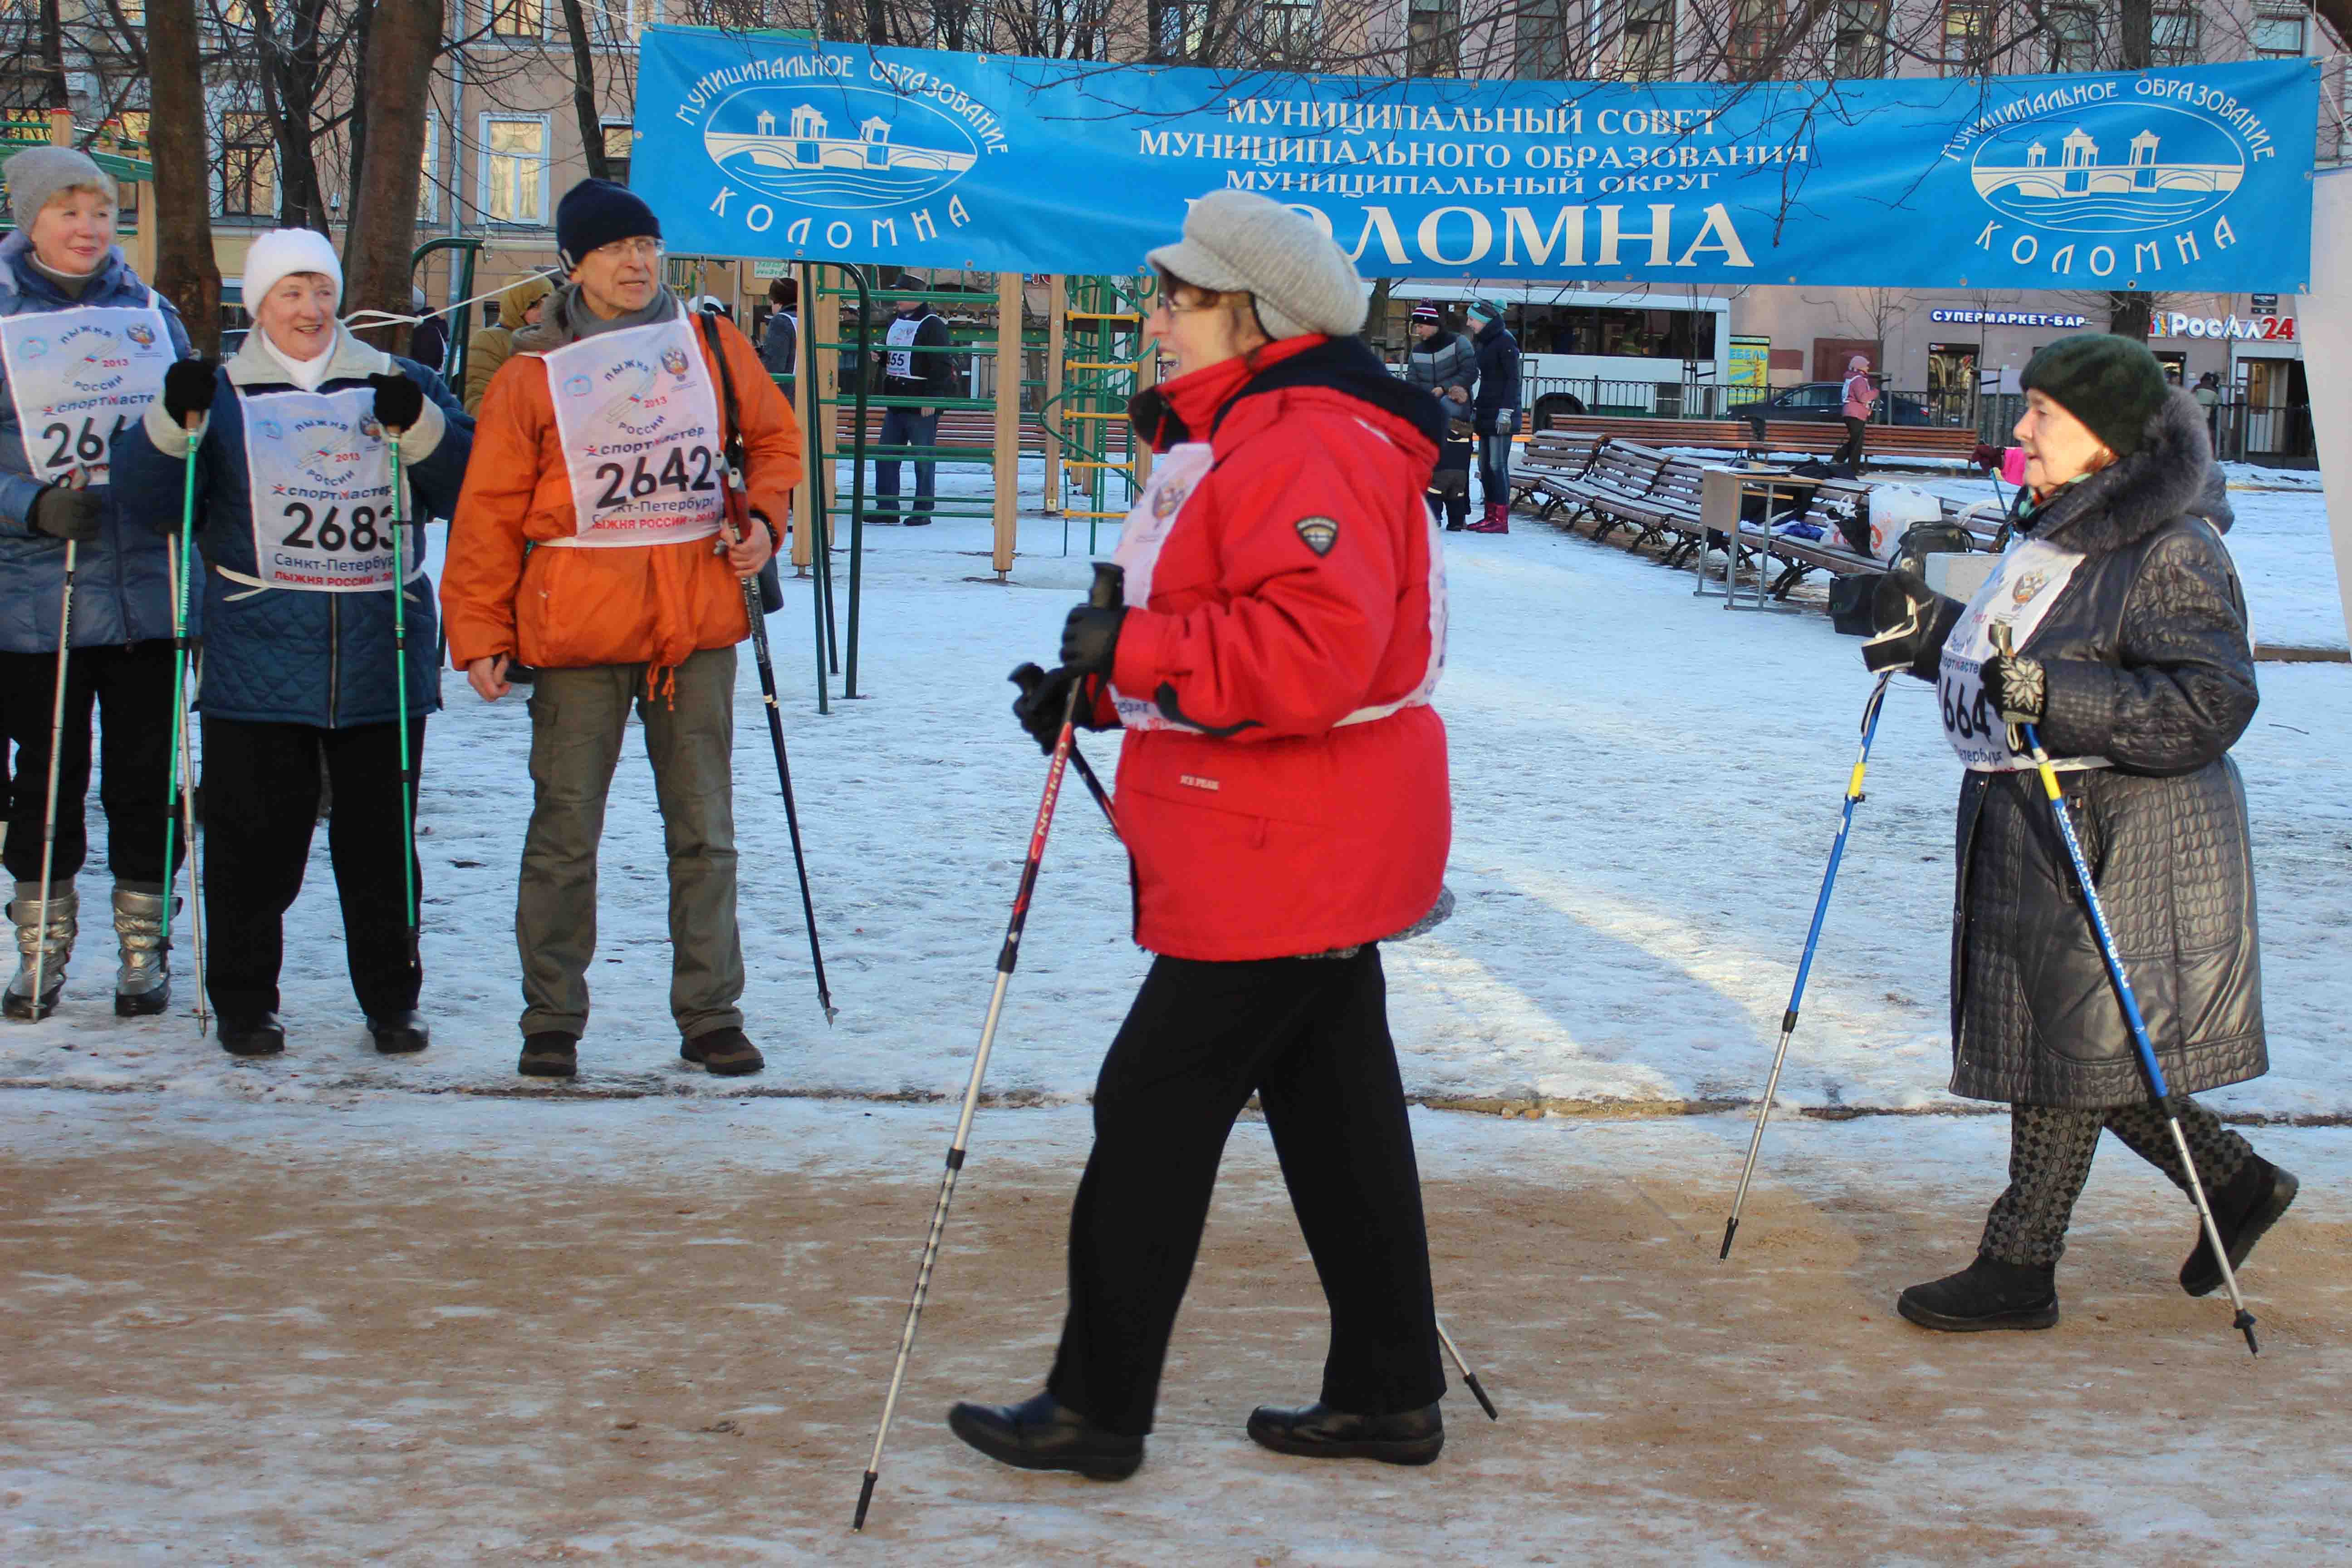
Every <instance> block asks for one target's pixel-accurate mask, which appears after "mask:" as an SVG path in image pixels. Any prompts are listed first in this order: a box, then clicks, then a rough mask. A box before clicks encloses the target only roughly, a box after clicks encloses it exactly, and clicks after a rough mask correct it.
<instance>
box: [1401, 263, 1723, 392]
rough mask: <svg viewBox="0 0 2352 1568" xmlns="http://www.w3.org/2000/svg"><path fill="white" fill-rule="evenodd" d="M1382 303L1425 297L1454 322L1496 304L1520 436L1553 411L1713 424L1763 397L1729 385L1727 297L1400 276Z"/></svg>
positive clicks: (1405, 306)
mask: <svg viewBox="0 0 2352 1568" xmlns="http://www.w3.org/2000/svg"><path fill="white" fill-rule="evenodd" d="M1389 298H1390V300H1391V310H1399V309H1402V310H1411V308H1412V306H1413V305H1415V304H1418V303H1420V302H1421V301H1423V300H1428V301H1429V302H1431V303H1433V304H1435V305H1437V306H1439V307H1440V308H1441V309H1444V310H1445V311H1446V314H1447V317H1448V319H1449V320H1452V321H1456V322H1459V321H1460V320H1461V312H1462V309H1463V307H1464V306H1465V305H1466V304H1468V302H1469V301H1471V300H1491V301H1492V302H1493V303H1495V304H1496V305H1499V306H1501V307H1502V309H1503V318H1504V319H1503V324H1504V325H1505V326H1506V327H1507V328H1509V329H1510V332H1511V335H1512V336H1513V337H1514V338H1516V339H1517V340H1518V344H1519V353H1520V355H1521V363H1520V367H1519V374H1520V379H1521V387H1520V396H1521V397H1523V398H1524V399H1525V400H1526V403H1527V407H1528V414H1529V416H1530V419H1529V422H1528V426H1527V427H1528V428H1530V429H1537V430H1540V429H1542V428H1544V427H1545V426H1546V425H1548V424H1549V422H1550V418H1551V416H1555V415H1560V414H1614V415H1654V416H1660V417H1669V418H1671V417H1677V416H1684V415H1691V416H1704V417H1713V416H1717V415H1719V414H1720V413H1721V412H1722V410H1723V408H1724V406H1725V405H1726V404H1727V403H1731V402H1741V401H1747V400H1749V399H1753V398H1756V397H1759V396H1761V395H1763V394H1761V393H1759V392H1758V391H1756V390H1755V389H1754V388H1752V387H1733V386H1732V385H1731V384H1730V374H1731V302H1730V301H1729V300H1716V299H1709V298H1706V296H1703V295H1694V294H1688V293H1669V292H1666V291H1664V290H1660V291H1655V292H1652V291H1646V290H1643V289H1590V288H1583V287H1580V286H1578V285H1576V284H1572V283H1517V282H1514V283H1500V282H1497V283H1483V282H1478V281H1475V280H1465V279H1457V278H1404V279H1398V281H1397V282H1396V284H1395V285H1394V287H1392V288H1391V289H1390V291H1389Z"/></svg>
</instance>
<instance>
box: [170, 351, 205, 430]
mask: <svg viewBox="0 0 2352 1568" xmlns="http://www.w3.org/2000/svg"><path fill="white" fill-rule="evenodd" d="M213 387H214V381H213V367H212V365H211V363H209V362H208V361H205V360H200V359H184V360H174V361H173V363H172V365H171V367H170V368H169V369H167V370H166V371H164V372H163V412H164V413H166V414H168V415H170V416H172V423H173V424H174V425H185V424H186V423H187V422H188V416H189V415H191V414H209V413H211V412H212V408H213Z"/></svg>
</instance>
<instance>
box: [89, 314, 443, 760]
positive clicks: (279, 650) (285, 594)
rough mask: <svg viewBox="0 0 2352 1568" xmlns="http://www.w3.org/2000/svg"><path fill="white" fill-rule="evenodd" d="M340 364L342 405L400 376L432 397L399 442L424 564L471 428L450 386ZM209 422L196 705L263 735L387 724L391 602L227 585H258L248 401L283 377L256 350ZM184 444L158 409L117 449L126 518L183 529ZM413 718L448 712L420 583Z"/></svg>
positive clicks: (250, 349)
mask: <svg viewBox="0 0 2352 1568" xmlns="http://www.w3.org/2000/svg"><path fill="white" fill-rule="evenodd" d="M334 356H335V357H334V362H333V363H332V364H331V365H330V366H329V369H328V374H327V378H326V380H325V381H323V382H321V383H320V385H319V388H318V390H319V391H320V392H339V391H341V390H342V389H344V388H346V387H349V386H352V385H355V384H363V383H364V382H365V381H366V379H367V377H369V376H370V375H375V374H384V373H386V372H389V371H391V370H392V369H393V368H394V367H395V366H396V367H398V369H399V372H400V374H403V375H405V376H406V377H408V379H409V380H411V381H413V382H415V383H416V384H417V385H419V386H421V387H423V388H424V389H425V412H424V414H423V415H422V416H420V417H419V418H418V420H417V422H416V424H415V427H414V428H412V429H411V430H410V431H409V432H408V434H407V435H406V436H405V437H404V438H403V439H402V442H401V455H402V458H403V463H402V471H403V472H404V474H405V475H406V476H407V478H408V479H409V481H410V491H411V494H412V495H413V496H414V497H415V501H414V504H413V506H412V512H411V522H410V526H409V530H408V542H407V544H408V550H409V559H410V560H411V561H412V562H414V561H420V560H422V559H423V558H424V549H425V528H424V523H423V521H421V519H422V516H423V515H424V514H430V515H433V516H436V517H447V516H449V515H451V513H452V512H453V511H455V510H456V508H457V491H458V489H459V488H460V487H461V486H462V485H463V484H464V482H465V478H466V459H467V456H468V455H469V454H471V452H472V451H473V447H474V422H473V420H472V419H471V418H470V417H468V416H467V414H466V412H465V410H464V409H463V408H462V407H461V406H460V405H458V402H457V398H456V397H454V396H452V395H450V392H449V388H448V386H447V385H446V384H445V383H443V381H442V379H441V377H440V375H439V374H437V373H436V372H433V371H429V370H427V369H425V367H424V366H423V365H420V364H418V363H415V361H414V360H405V359H394V357H392V356H391V355H389V354H385V353H380V352H378V351H377V350H375V349H372V348H369V347H367V346H366V345H365V344H363V343H361V342H356V341H355V340H353V339H352V337H351V336H350V335H349V334H348V333H339V334H338V336H337V340H336V343H335V348H334ZM214 376H215V391H214V395H213V407H212V414H211V416H210V417H209V419H208V420H207V421H206V423H205V427H204V430H203V433H202V435H201V436H200V437H198V447H197V453H196V528H197V533H196V548H197V552H198V553H199V555H200V556H201V557H202V559H203V561H204V563H205V567H206V570H205V581H204V594H203V601H204V611H203V624H204V632H205V643H204V678H203V681H202V683H201V685H200V687H199V688H198V704H199V706H201V707H202V708H203V709H204V710H205V712H206V713H209V714H212V715H213V716H215V718H221V719H241V720H246V721H251V722H255V723H271V724H310V725H315V726H317V727H319V728H321V729H330V730H335V729H349V728H352V726H355V725H360V724H388V723H390V722H391V721H393V719H394V717H395V716H396V714H397V712H398V709H399V702H398V698H397V692H398V684H397V679H396V672H395V670H394V665H393V624H392V622H393V615H392V595H391V594H390V593H388V592H385V593H373V594H312V593H304V592H301V591H299V590H295V589H286V588H262V589H257V588H255V587H254V586H253V585H252V584H249V583H240V582H238V581H236V579H235V578H233V577H227V576H224V575H222V573H223V572H224V571H227V572H234V573H237V574H241V575H244V576H247V577H252V576H255V575H257V574H258V572H259V570H260V568H259V563H258V562H257V560H256V558H255V552H254V544H253V507H252V502H251V500H249V498H248V496H247V465H246V458H245V415H244V406H243V400H242V395H243V394H246V393H260V392H275V391H283V390H287V389H289V387H290V385H291V384H290V383H289V381H288V380H287V378H286V372H285V368H284V367H283V366H282V365H280V364H279V363H278V361H277V360H276V359H275V358H274V357H272V356H271V355H270V354H269V353H268V352H267V351H266V350H264V349H263V347H262V344H261V334H260V333H259V332H258V331H256V332H254V333H253V334H252V335H251V336H249V337H247V339H246V342H245V346H244V347H243V348H242V349H240V350H238V351H237V353H236V357H235V358H234V359H232V360H230V361H229V362H228V363H226V364H224V365H222V366H220V367H218V368H217V369H216V370H215V372H214ZM187 450H188V447H187V435H186V433H185V432H184V431H183V430H181V429H180V428H179V427H178V426H175V425H173V423H172V421H171V419H170V418H169V416H166V415H165V414H164V412H163V404H162V402H161V400H160V399H159V400H158V401H157V402H155V403H153V404H152V405H149V406H148V409H147V414H146V417H145V418H144V419H143V420H142V422H141V424H140V426H139V428H138V429H137V430H136V431H126V432H125V433H124V435H123V437H122V439H121V441H120V442H118V443H117V444H116V446H115V449H114V487H115V489H116V491H117V493H118V494H119V495H120V496H121V503H122V505H123V507H124V508H125V509H126V510H131V511H133V512H135V513H137V514H138V515H142V516H148V517H168V518H171V519H173V520H176V519H177V518H178V516H179V512H180V494H181V486H182V484H183V483H184V476H185V474H186V471H187ZM405 594H406V597H407V612H406V615H407V623H408V710H409V712H411V713H412V714H416V713H429V712H431V711H433V710H435V709H436V708H438V707H440V706H441V668H440V659H439V658H438V657H437V654H436V627H437V626H438V620H437V616H436V609H435V597H436V596H435V595H434V592H433V584H432V581H431V579H429V578H428V577H426V576H425V575H424V574H422V573H418V574H416V575H415V576H413V577H411V578H410V580H409V581H408V583H407V584H406V586H405Z"/></svg>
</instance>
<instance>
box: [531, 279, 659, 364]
mask: <svg viewBox="0 0 2352 1568" xmlns="http://www.w3.org/2000/svg"><path fill="white" fill-rule="evenodd" d="M677 313H678V303H677V295H675V294H673V293H671V292H670V291H669V289H667V288H666V287H665V288H662V289H656V290H655V291H654V297H653V298H652V299H651V300H648V301H647V302H646V307H645V309H643V310H630V311H627V312H625V313H624V314H622V315H618V316H614V317H612V318H610V319H607V318H605V317H603V316H599V315H598V314H597V313H596V312H595V311H593V310H590V309H589V308H588V301H587V300H586V299H585V297H583V295H582V293H581V291H580V285H579V284H577V283H567V284H565V285H564V286H563V287H562V288H561V289H557V290H556V291H555V293H554V296H553V297H552V298H551V299H550V300H548V302H547V309H546V310H543V311H541V313H540V315H541V330H542V331H544V332H545V333H546V334H547V337H548V339H549V340H550V341H549V342H547V343H546V345H545V346H546V347H551V348H561V347H562V345H563V344H565V343H576V342H579V341H580V340H581V339H583V338H593V337H595V336H597V335H599V334H600V333H604V332H621V331H628V329H630V328H631V327H649V326H652V325H653V324H654V323H655V322H656V321H672V320H675V319H676V317H677ZM533 346H534V347H537V346H540V345H537V344H534V345H533Z"/></svg>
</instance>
